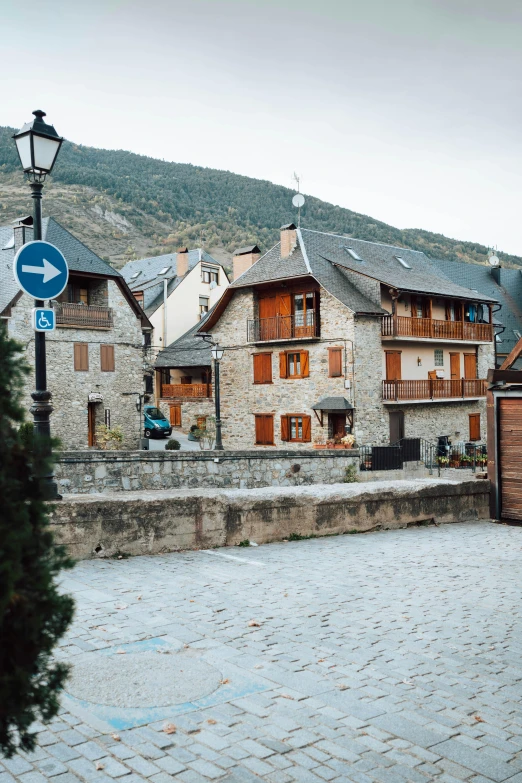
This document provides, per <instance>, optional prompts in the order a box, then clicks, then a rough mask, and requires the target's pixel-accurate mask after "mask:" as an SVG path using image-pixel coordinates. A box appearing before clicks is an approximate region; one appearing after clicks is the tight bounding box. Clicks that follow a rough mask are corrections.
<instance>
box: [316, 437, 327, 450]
mask: <svg viewBox="0 0 522 783" xmlns="http://www.w3.org/2000/svg"><path fill="white" fill-rule="evenodd" d="M325 448H326V443H325V442H324V439H323V438H322V437H318V438H316V439H315V440H314V449H325Z"/></svg>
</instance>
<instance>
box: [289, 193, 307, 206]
mask: <svg viewBox="0 0 522 783" xmlns="http://www.w3.org/2000/svg"><path fill="white" fill-rule="evenodd" d="M304 203H305V197H304V196H303V194H302V193H296V194H295V196H294V197H293V199H292V204H293V205H294V207H298V208H301V207H302V206H303V205H304Z"/></svg>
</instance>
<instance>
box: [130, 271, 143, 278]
mask: <svg viewBox="0 0 522 783" xmlns="http://www.w3.org/2000/svg"><path fill="white" fill-rule="evenodd" d="M140 275H141V272H134V274H133V275H131V277H130V279H131V280H136V278H137V277H139V276H140Z"/></svg>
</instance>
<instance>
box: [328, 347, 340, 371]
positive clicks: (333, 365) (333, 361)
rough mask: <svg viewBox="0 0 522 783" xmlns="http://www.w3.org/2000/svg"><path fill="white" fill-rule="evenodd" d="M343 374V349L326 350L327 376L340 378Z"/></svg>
mask: <svg viewBox="0 0 522 783" xmlns="http://www.w3.org/2000/svg"><path fill="white" fill-rule="evenodd" d="M342 374H343V349H342V348H328V375H329V376H330V378H340V377H341V376H342Z"/></svg>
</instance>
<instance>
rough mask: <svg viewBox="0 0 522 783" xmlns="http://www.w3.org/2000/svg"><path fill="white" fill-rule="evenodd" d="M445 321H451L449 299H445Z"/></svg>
mask: <svg viewBox="0 0 522 783" xmlns="http://www.w3.org/2000/svg"><path fill="white" fill-rule="evenodd" d="M445 310H446V321H451V300H450V299H446V302H445Z"/></svg>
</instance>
